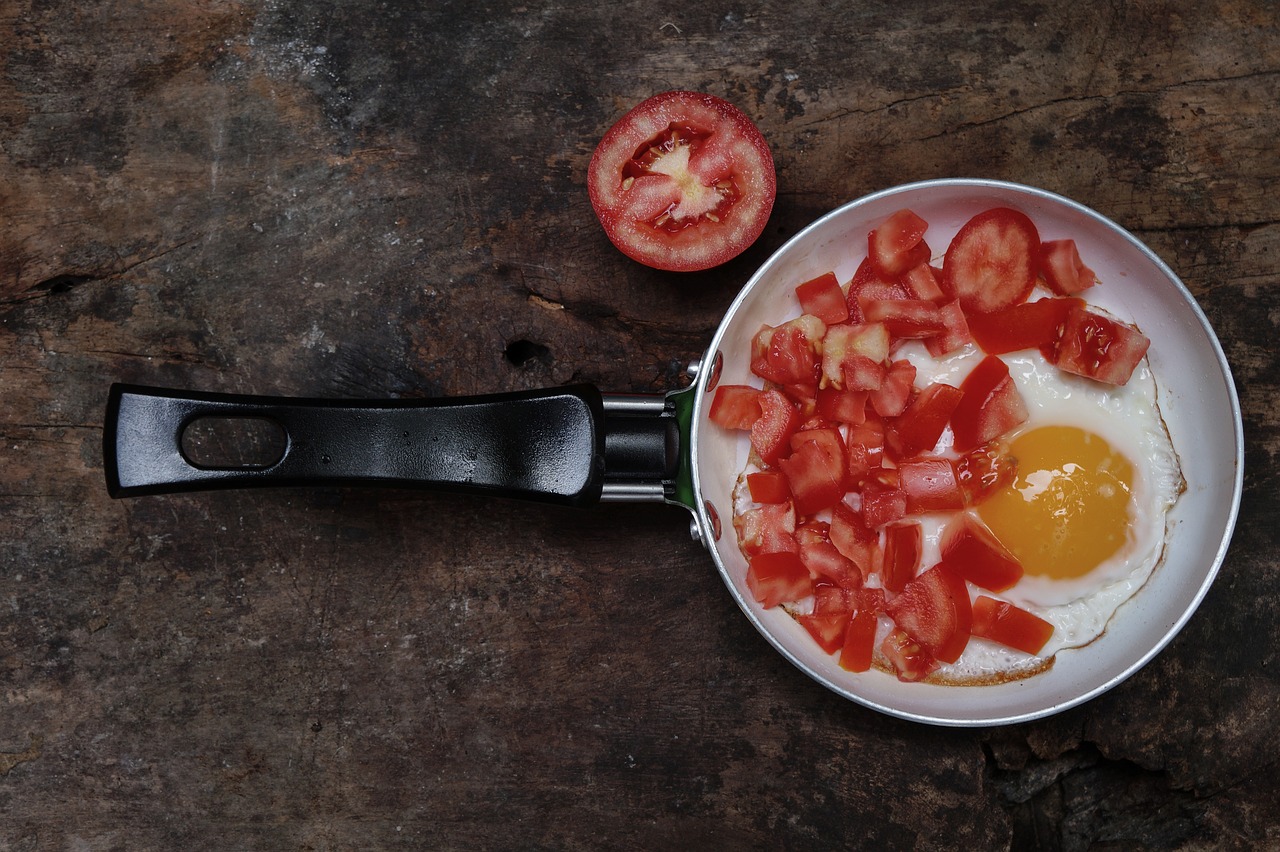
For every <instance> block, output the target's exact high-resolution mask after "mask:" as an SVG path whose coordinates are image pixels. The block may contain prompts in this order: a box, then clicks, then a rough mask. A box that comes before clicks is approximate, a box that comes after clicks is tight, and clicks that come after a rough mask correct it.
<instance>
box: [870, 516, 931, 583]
mask: <svg viewBox="0 0 1280 852" xmlns="http://www.w3.org/2000/svg"><path fill="white" fill-rule="evenodd" d="M884 533H885V535H884V562H883V563H882V565H881V567H880V580H881V582H883V583H884V587H885V588H886V589H888V590H889V591H891V592H901V591H902V590H903V589H904V588H905V587H906V585H907V583H909V582H911V581H912V580H913V579H914V578H915V576H916V569H917V568H919V567H920V551H921V550H922V549H923V547H924V528H923V527H921V526H920V524H918V523H914V522H913V523H909V524H892V525H890V526H888V527H886V528H885V531H884Z"/></svg>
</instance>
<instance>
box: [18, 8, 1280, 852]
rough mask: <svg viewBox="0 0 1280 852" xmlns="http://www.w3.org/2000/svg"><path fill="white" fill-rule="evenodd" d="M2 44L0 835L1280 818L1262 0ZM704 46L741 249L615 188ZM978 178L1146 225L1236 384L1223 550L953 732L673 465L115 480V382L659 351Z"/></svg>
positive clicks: (959, 825) (1246, 832)
mask: <svg viewBox="0 0 1280 852" xmlns="http://www.w3.org/2000/svg"><path fill="white" fill-rule="evenodd" d="M953 6H954V8H952V7H953ZM0 68H2V69H3V74H2V75H0V152H2V155H0V225H2V227H0V382H2V386H3V394H4V404H3V408H2V409H0V437H3V444H2V446H0V483H2V487H0V542H3V546H2V548H0V609H2V612H3V614H2V615H0V660H2V662H3V666H2V667H0V677H2V678H3V680H2V688H0V812H3V813H4V814H5V818H4V820H3V821H0V847H4V848H7V849H15V850H36V849H41V850H42V849H92V850H107V849H130V850H138V849H184V850H186V849H210V850H215V849H216V850H227V849H353V848H365V849H381V848H454V849H471V848H563V849H585V848H601V847H607V848H805V847H815V848H838V847H846V848H853V847H863V846H867V847H870V846H875V847H880V848H955V847H957V846H958V847H965V848H1002V847H1013V848H1029V847H1031V846H1039V847H1043V848H1049V849H1082V848H1086V847H1090V846H1103V845H1114V846H1116V847H1121V848H1133V847H1135V846H1145V847H1147V848H1189V847H1196V848H1206V847H1208V848H1257V847H1261V846H1269V847H1273V848H1274V847H1276V846H1278V845H1280V814H1278V813H1277V810H1276V807H1275V804H1276V802H1277V801H1280V782H1278V781H1277V779H1280V772H1277V765H1276V763H1277V751H1276V745H1275V744H1276V741H1277V737H1278V736H1280V714H1277V713H1276V710H1275V708H1276V706H1277V703H1280V680H1278V672H1280V666H1278V665H1277V656H1276V654H1277V651H1276V649H1277V647H1278V646H1280V627H1278V626H1277V622H1278V621H1280V619H1278V618H1277V614H1278V612H1280V568H1278V565H1280V563H1278V562H1277V559H1276V555H1275V554H1276V553H1277V552H1280V536H1278V535H1277V530H1278V529H1280V525H1277V523H1276V518H1277V516H1278V515H1280V501H1278V500H1277V497H1276V492H1277V488H1278V486H1280V464H1278V463H1277V456H1278V454H1280V435H1278V434H1277V425H1278V416H1277V410H1278V409H1277V405H1276V402H1275V400H1276V398H1277V397H1276V393H1277V386H1278V382H1277V378H1276V376H1277V368H1278V367H1280V359H1277V357H1276V341H1277V339H1280V280H1278V279H1277V274H1276V261H1277V257H1280V191H1278V190H1280V187H1278V186H1277V179H1278V178H1280V156H1278V151H1280V143H1278V142H1277V139H1280V110H1277V108H1276V104H1277V102H1278V101H1280V14H1278V11H1277V9H1276V8H1275V7H1274V5H1273V4H1271V3H1270V2H1267V0H1221V2H1210V3H1201V2H1190V0H1169V2H1153V3H1138V4H1110V3H1088V2H1086V3H1076V4H1065V5H1064V4H1055V3H1031V4H1022V5H1020V6H1016V7H1013V6H1009V5H1008V4H1006V3H1003V2H986V3H979V4H950V5H949V4H938V3H877V4H868V3H863V4H849V6H848V8H843V9H839V8H834V7H833V6H832V4H830V3H828V2H826V0H796V1H795V2H792V3H787V4H782V3H778V4H773V5H768V4H760V3H747V4H736V5H735V4H731V3H710V4H701V5H699V4H693V5H690V6H683V7H669V8H666V9H659V8H658V7H654V6H652V5H644V4H638V3H624V4H622V5H618V4H598V3H582V4H568V5H558V6H547V7H542V6H541V5H540V4H522V3H507V2H497V3H491V4H433V3H411V2H397V0H391V1H390V2H384V3H380V4H372V3H350V2H338V0H329V2H324V0H280V2H274V3H262V2H230V0H206V2H195V0H170V2H165V3H143V2H137V0H125V2H119V3H96V2H87V3H86V2H82V0H77V1H76V2H69V1H68V0H60V2H50V3H41V4H35V3H28V2H20V0H4V2H0ZM672 88H689V89H695V90H703V91H708V92H711V93H713V94H717V95H720V96H722V97H725V98H727V99H728V100H730V101H732V102H734V103H736V104H737V105H738V106H740V107H741V108H742V109H743V110H744V111H746V112H747V113H748V114H749V115H750V116H751V117H752V118H753V119H754V120H755V121H756V122H757V123H758V125H759V127H760V128H761V130H762V131H763V133H764V134H765V136H766V137H767V138H768V139H769V141H770V144H771V145H772V147H773V151H774V154H775V159H776V162H777V168H778V184H779V192H778V199H777V204H776V207H775V210H774V213H773V217H772V220H771V222H770V224H769V227H768V228H767V230H766V231H765V233H764V235H763V236H762V237H761V239H760V240H759V242H758V243H757V244H756V245H755V246H754V247H752V248H751V249H750V250H748V251H747V252H746V254H744V255H743V256H741V257H740V258H738V259H737V260H735V261H733V262H731V263H729V264H727V265H726V266H723V267H721V268H719V269H716V270H713V271H710V272H705V273H698V274H692V275H683V276H682V275H675V274H667V273H661V272H657V271H653V270H650V269H646V268H644V267H641V266H639V265H637V264H635V263H633V262H631V261H629V260H627V259H626V258H624V257H623V256H622V255H621V254H619V253H618V252H617V251H615V250H614V249H613V248H612V247H611V246H610V244H609V243H608V242H607V240H606V239H605V237H604V235H603V233H602V231H601V229H600V228H599V226H598V224H597V222H596V220H595V218H594V216H593V214H592V211H591V207H590V205H589V203H588V200H587V196H586V192H585V170H586V165H587V162H588V159H589V158H590V156H591V153H592V150H593V149H594V147H595V144H596V142H597V141H598V140H599V139H600V137H601V135H602V134H603V133H604V131H605V130H606V129H607V128H608V127H609V126H610V125H611V124H612V123H613V122H614V121H616V120H617V119H618V118H619V117H620V116H621V115H622V113H623V112H624V111H625V110H626V109H628V108H629V107H630V106H632V105H634V104H635V103H638V102H639V101H640V100H642V99H643V98H645V97H647V96H648V95H650V94H653V93H656V92H659V91H663V90H666V89H672ZM947 176H971V177H987V178H999V179H1005V180H1011V181H1017V182H1021V183H1027V184H1032V185H1036V186H1040V187H1043V188H1045V189H1049V190H1052V191H1055V192H1059V193H1062V194H1064V195H1067V196H1069V197H1071V198H1074V199H1077V200H1079V201H1080V202H1082V203H1084V204H1087V205H1089V206H1091V207H1093V208H1095V209H1097V210H1099V211H1101V212H1102V213H1104V214H1105V215H1107V216H1109V217H1111V218H1113V219H1115V220H1116V221H1118V222H1120V223H1121V224H1122V225H1124V226H1125V227H1126V228H1128V229H1130V230H1132V231H1133V232H1134V233H1135V234H1136V235H1138V236H1139V237H1140V238H1141V239H1142V240H1144V241H1145V242H1147V243H1148V244H1149V245H1150V246H1151V247H1152V248H1153V249H1154V250H1155V251H1156V252H1157V253H1158V254H1160V255H1161V256H1162V257H1163V258H1164V259H1165V260H1166V261H1167V262H1168V263H1169V264H1170V265H1171V266H1172V267H1173V268H1174V269H1175V270H1177V271H1178V273H1179V274H1180V275H1181V277H1182V278H1183V280H1184V281H1185V283H1186V284H1187V286H1188V287H1189V288H1190V290H1191V291H1192V293H1193V294H1194V295H1195V297H1196V299H1197V300H1198V301H1199V303H1200V305H1201V306H1202V307H1203V309H1204V311H1205V312H1206V314H1207V315H1208V317H1209V319H1210V321H1211V322H1212V324H1213V326H1214V327H1215V329H1216V331H1217V333H1218V335H1219V336H1220V338H1221V340H1222V344H1223V347H1224V349H1225V351H1226V354H1227V357H1228V359H1229V361H1230V363H1231V367H1232V369H1233V371H1234V374H1235V378H1236V381H1237V384H1238V387H1239V390H1240V394H1241V399H1242V404H1243V409H1244V418H1245V433H1246V439H1247V456H1248V464H1247V468H1246V475H1245V501H1244V506H1243V510H1242V514H1241V517H1240V523H1239V527H1238V529H1237V533H1236V536H1235V540H1234V543H1233V546H1232V549H1231V551H1230V553H1229V554H1228V557H1227V559H1226V562H1225V564H1224V565H1223V567H1222V571H1221V574H1220V576H1219V579H1218V581H1217V583H1216V585H1215V586H1214V588H1213V589H1212V591H1211V592H1210V594H1209V596H1208V598H1207V599H1206V600H1205V601H1204V604H1203V605H1202V606H1201V608H1200V610H1199V612H1198V613H1197V614H1196V615H1195V617H1194V618H1193V619H1192V620H1191V621H1190V623H1189V624H1188V626H1187V627H1186V628H1185V630H1183V632H1182V633H1181V634H1180V635H1179V637H1178V638H1177V639H1176V640H1175V641H1174V642H1173V643H1172V645H1171V646H1170V647H1169V648H1168V649H1167V650H1166V651H1165V652H1164V653H1162V654H1161V655H1160V656H1159V657H1158V658H1157V659H1156V660H1155V661H1154V662H1152V663H1151V664H1150V665H1148V666H1147V667H1146V668H1145V669H1143V670H1142V671H1141V672H1139V673H1138V674H1137V675H1136V676H1134V677H1133V678H1131V679H1130V680H1128V681H1127V682H1125V683H1124V684H1123V685H1121V686H1120V687H1119V688H1117V689H1115V690H1114V691H1112V692H1110V693H1108V694H1106V695H1105V696H1103V697H1101V698H1098V699H1096V700H1094V701H1092V702H1090V703H1088V704H1086V705H1084V706H1082V707H1079V708H1077V709H1073V710H1070V711H1068V712H1065V713H1062V714H1060V715H1058V716H1055V717H1052V718H1049V719H1046V720H1043V721H1039V722H1035V723H1030V724H1023V725H1016V726H1011V727H1007V728H1001V729H995V730H952V729H944V728H934V727H928V726H922V725H918V724H912V723H909V722H904V721H900V720H896V719H893V718H889V717H885V716H882V715H879V714H877V713H875V712H872V711H870V710H866V709H864V708H862V707H860V706H858V705H855V704H853V703H851V702H848V701H846V700H844V699H841V698H839V697H838V696H836V695H834V694H832V693H829V692H828V691H827V690H825V689H823V688H822V687H820V686H818V685H816V684H815V683H812V682H811V681H809V680H808V679H807V678H806V677H805V676H804V675H803V674H801V673H800V672H798V671H796V670H795V669H793V668H792V667H791V666H790V665H789V664H788V663H787V662H785V661H784V660H783V659H782V658H781V657H780V656H779V655H777V654H776V653H774V652H772V651H771V650H770V649H769V647H768V646H767V644H766V643H765V642H764V640H762V639H761V638H760V637H759V636H758V635H757V634H756V633H755V631H754V630H753V628H752V627H751V626H750V624H748V622H747V621H746V619H744V618H743V617H742V615H741V614H740V613H739V612H738V610H737V608H736V605H735V604H734V603H733V601H732V600H731V598H730V597H729V595H727V594H726V593H725V589H724V588H723V585H722V583H721V581H720V579H719V577H718V576H717V575H716V573H715V571H714V568H713V565H712V563H711V560H710V559H709V558H708V556H707V554H706V553H705V552H704V551H702V549H701V548H700V547H699V546H698V545H697V544H696V543H694V542H692V541H690V539H689V537H688V535H687V533H686V527H687V516H685V515H684V514H683V513H682V512H681V511H680V510H678V509H675V508H671V507H665V506H660V505H656V506H655V505H651V506H639V507H636V506H616V505H610V506H602V507H600V508H596V509H587V510H573V509H567V508H556V507H549V506H544V505H522V504H517V503H513V502H509V501H502V500H497V499H483V498H479V497H457V496H441V495H430V494H420V493H414V492H407V491H385V490H375V489H363V488H322V489H313V490H304V489H287V490H276V491H258V492H248V491H231V492H221V493H204V494H196V495H183V496H167V497H144V498H133V499H129V500H112V499H109V498H108V496H107V494H106V491H105V488H104V484H103V471H102V451H101V440H102V422H103V421H102V417H103V405H104V403H105V400H106V392H107V387H108V385H109V384H110V383H111V382H113V381H132V382H144V383H149V384H161V385H172V386H178V387H189V388H201V389H205V390H221V391H233V392H246V393H278V394H289V395H302V396H333V397H344V396H345V397H421V396H433V395H442V394H449V395H454V394H469V393H483V392H494V391H507V390H516V389H522V388H533V387H543V386H551V385H558V384H562V383H566V382H570V381H588V382H592V383H595V384H597V385H598V386H600V387H602V388H604V389H607V390H613V391H658V390H664V389H669V388H672V387H675V386H678V385H679V384H680V382H681V376H680V373H681V370H682V368H683V366H684V365H685V364H686V363H687V362H688V361H690V360H691V359H693V358H695V357H697V356H698V355H700V354H701V352H702V350H703V349H704V347H705V346H706V345H707V343H708V342H709V340H710V336H711V334H712V332H713V331H714V329H715V327H716V325H717V324H718V322H719V318H720V316H721V314H722V313H723V312H724V310H725V309H726V307H727V306H728V304H729V303H730V301H731V300H732V298H733V296H734V294H735V293H736V291H737V290H738V288H739V287H740V286H741V285H742V284H743V283H744V282H745V280H746V279H747V278H748V277H749V275H750V273H751V272H752V270H753V269H754V268H755V267H756V266H758V265H759V264H760V263H762V262H763V260H764V259H765V258H766V257H768V255H769V254H770V252H772V251H773V250H774V249H776V248H777V247H778V246H779V245H781V244H782V243H783V242H784V241H785V240H786V239H787V238H788V237H789V236H790V235H792V234H793V233H795V232H796V231H797V230H799V229H800V228H801V227H803V226H804V225H805V224H806V223H808V222H809V221H811V220H813V219H814V218H816V217H817V216H818V215H820V214H822V213H824V212H825V211H827V210H829V209H831V208H833V207H835V206H837V205H839V204H841V203H843V202H845V201H848V200H851V199H853V198H856V197H858V196H860V195H863V194H865V193H868V192H871V191H874V190H878V189H882V188H885V187H888V186H892V185H895V184H900V183H905V182H909V181H913V180H917V179H924V178H933V177H947ZM1204 439H1205V440H1214V436H1211V435H1206V436H1204ZM1189 451H1190V452H1194V451H1195V450H1194V448H1191V449H1190V450H1189Z"/></svg>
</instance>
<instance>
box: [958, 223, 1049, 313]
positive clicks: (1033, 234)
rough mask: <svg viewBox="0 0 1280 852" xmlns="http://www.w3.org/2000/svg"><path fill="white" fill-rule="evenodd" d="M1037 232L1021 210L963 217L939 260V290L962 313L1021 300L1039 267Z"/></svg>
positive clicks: (1000, 306)
mask: <svg viewBox="0 0 1280 852" xmlns="http://www.w3.org/2000/svg"><path fill="white" fill-rule="evenodd" d="M1039 250H1040V234H1039V232H1037V231H1036V226H1035V224H1034V223H1033V222H1032V221H1031V220H1030V219H1028V218H1027V216H1026V214H1025V213H1022V212H1020V211H1018V210H1013V209H1010V208H1008V207H996V208H994V209H991V210H987V211H985V212H983V213H979V214H978V215H977V216H974V217H973V218H972V219H970V220H969V221H968V222H966V223H965V224H964V225H963V226H962V227H961V228H960V230H959V231H957V232H956V235H955V236H954V237H953V238H952V239H951V245H950V246H948V247H947V253H946V255H945V256H944V257H943V260H942V274H943V282H944V283H943V286H944V289H946V291H947V292H948V293H950V294H951V295H953V296H955V297H956V298H957V299H959V300H960V305H961V307H963V308H964V311H965V313H966V314H969V315H972V314H985V313H990V312H991V311H998V310H1000V309H1002V308H1007V307H1009V306H1010V305H1016V304H1018V303H1019V302H1023V301H1026V298H1027V296H1028V295H1029V294H1030V293H1031V288H1033V287H1034V286H1035V284H1036V277H1037V273H1038V271H1039V269H1038V265H1037V263H1036V257H1037V254H1038V252H1039Z"/></svg>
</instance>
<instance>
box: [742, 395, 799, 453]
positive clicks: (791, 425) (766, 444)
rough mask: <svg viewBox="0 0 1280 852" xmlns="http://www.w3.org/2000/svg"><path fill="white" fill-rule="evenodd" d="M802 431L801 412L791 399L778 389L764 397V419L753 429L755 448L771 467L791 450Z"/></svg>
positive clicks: (761, 396) (756, 423)
mask: <svg viewBox="0 0 1280 852" xmlns="http://www.w3.org/2000/svg"><path fill="white" fill-rule="evenodd" d="M799 428H800V413H799V412H797V411H796V409H795V406H793V405H792V404H791V400H789V399H787V397H786V396H785V395H784V394H783V393H782V392H781V391H777V390H767V391H763V392H762V393H761V394H760V418H759V419H758V420H756V422H755V423H754V424H753V425H752V427H751V447H752V448H753V449H754V450H755V451H756V455H758V456H759V457H760V460H761V461H763V462H764V463H765V464H767V465H774V464H777V463H778V458H779V456H781V455H782V454H783V453H785V452H786V451H787V450H789V449H790V447H791V445H790V443H789V442H790V440H791V435H792V433H794V432H795V431H796V430H797V429H799Z"/></svg>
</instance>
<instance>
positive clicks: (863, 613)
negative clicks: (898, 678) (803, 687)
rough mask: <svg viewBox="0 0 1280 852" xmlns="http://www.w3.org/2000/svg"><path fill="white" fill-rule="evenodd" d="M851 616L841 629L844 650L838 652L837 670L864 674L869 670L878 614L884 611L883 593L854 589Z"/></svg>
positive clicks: (878, 590)
mask: <svg viewBox="0 0 1280 852" xmlns="http://www.w3.org/2000/svg"><path fill="white" fill-rule="evenodd" d="M851 597H852V603H853V613H852V614H851V615H850V616H849V623H848V625H847V626H846V627H845V632H844V646H843V647H842V648H841V649H840V667H841V668H842V669H844V670H845V671H850V672H865V671H868V670H869V669H870V668H871V660H872V657H873V656H874V654H875V646H876V628H877V627H878V626H879V621H880V619H879V617H878V613H880V612H882V611H883V610H884V607H885V604H884V592H883V591H882V590H881V589H858V590H857V591H856V592H854V593H853V595H852V596H851Z"/></svg>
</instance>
